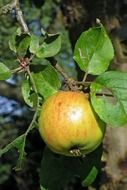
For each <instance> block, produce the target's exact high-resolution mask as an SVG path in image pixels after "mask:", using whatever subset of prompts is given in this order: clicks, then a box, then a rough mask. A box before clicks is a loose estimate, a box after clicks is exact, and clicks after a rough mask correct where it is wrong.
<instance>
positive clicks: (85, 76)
mask: <svg viewBox="0 0 127 190" xmlns="http://www.w3.org/2000/svg"><path fill="white" fill-rule="evenodd" d="M87 75H88V73H87V72H85V75H84V77H83V80H82V82H83V83H85V81H86V78H87Z"/></svg>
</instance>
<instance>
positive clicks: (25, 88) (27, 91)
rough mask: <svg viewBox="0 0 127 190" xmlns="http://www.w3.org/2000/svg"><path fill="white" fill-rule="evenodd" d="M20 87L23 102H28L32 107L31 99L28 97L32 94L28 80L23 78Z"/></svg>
mask: <svg viewBox="0 0 127 190" xmlns="http://www.w3.org/2000/svg"><path fill="white" fill-rule="evenodd" d="M21 89H22V95H23V98H24V101H25V103H26V104H28V105H29V106H30V107H33V101H32V100H31V98H30V97H31V96H32V93H33V91H32V88H31V85H30V82H29V80H24V81H23V82H22V86H21Z"/></svg>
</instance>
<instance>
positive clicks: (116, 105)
mask: <svg viewBox="0 0 127 190" xmlns="http://www.w3.org/2000/svg"><path fill="white" fill-rule="evenodd" d="M107 92H108V94H109V95H110V96H113V97H109V96H106V95H104V94H105V93H107ZM101 93H102V94H103V96H100V94H101ZM91 103H92V106H93V108H94V110H95V112H96V113H97V114H98V115H99V117H100V118H101V119H102V120H103V121H104V122H106V123H108V124H109V125H112V126H114V127H119V126H123V125H125V124H127V73H126V72H121V71H108V72H105V73H104V74H102V75H100V76H98V77H97V79H96V80H95V82H93V84H92V85H91Z"/></svg>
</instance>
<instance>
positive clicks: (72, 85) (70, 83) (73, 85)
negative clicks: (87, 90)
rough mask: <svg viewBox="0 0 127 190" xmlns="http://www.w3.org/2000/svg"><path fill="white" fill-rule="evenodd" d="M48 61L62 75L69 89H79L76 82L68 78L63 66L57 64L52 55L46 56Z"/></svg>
mask: <svg viewBox="0 0 127 190" xmlns="http://www.w3.org/2000/svg"><path fill="white" fill-rule="evenodd" d="M48 61H50V63H51V64H52V66H53V67H54V68H55V69H56V70H57V71H58V72H59V73H60V74H61V75H62V76H63V78H64V80H65V83H66V84H67V85H68V87H69V89H70V90H72V91H77V90H79V87H78V85H77V82H76V81H75V80H74V79H72V78H70V77H69V76H68V75H67V74H66V73H65V72H64V70H63V68H62V67H61V66H60V64H58V62H57V60H56V59H55V58H53V57H51V58H48Z"/></svg>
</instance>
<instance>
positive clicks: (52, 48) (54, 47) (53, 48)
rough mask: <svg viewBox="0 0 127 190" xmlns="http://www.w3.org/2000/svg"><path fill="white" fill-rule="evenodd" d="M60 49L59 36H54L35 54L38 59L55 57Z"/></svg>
mask: <svg viewBox="0 0 127 190" xmlns="http://www.w3.org/2000/svg"><path fill="white" fill-rule="evenodd" d="M60 48H61V36H60V35H59V34H55V35H52V36H49V37H48V38H47V39H46V40H45V41H44V42H43V44H42V45H41V46H40V48H39V49H38V51H37V52H36V56H37V57H38V58H48V57H52V56H54V55H56V54H57V53H58V52H59V51H60Z"/></svg>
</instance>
